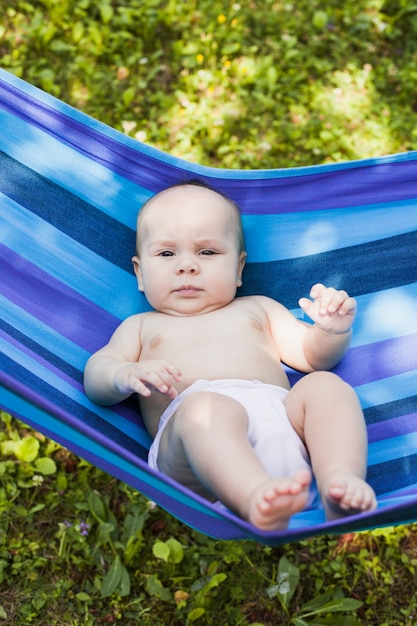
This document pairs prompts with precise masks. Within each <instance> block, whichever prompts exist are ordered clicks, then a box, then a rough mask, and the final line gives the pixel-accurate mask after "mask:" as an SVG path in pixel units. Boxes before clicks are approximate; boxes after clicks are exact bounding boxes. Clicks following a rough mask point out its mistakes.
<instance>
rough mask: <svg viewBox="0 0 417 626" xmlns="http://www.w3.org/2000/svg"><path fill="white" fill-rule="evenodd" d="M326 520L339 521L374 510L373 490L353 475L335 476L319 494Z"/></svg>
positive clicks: (374, 498)
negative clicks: (342, 518)
mask: <svg viewBox="0 0 417 626" xmlns="http://www.w3.org/2000/svg"><path fill="white" fill-rule="evenodd" d="M321 497H322V501H323V505H324V508H325V510H326V515H327V519H339V518H340V517H346V516H348V515H355V514H356V513H362V512H364V511H372V509H375V508H376V505H377V503H376V497H375V493H374V490H373V489H372V487H371V486H370V485H368V483H367V482H365V481H364V480H363V479H362V478H359V477H358V476H355V475H354V474H337V475H335V476H333V477H332V478H331V479H330V480H329V481H328V483H327V487H326V488H325V489H324V491H323V493H322V494H321Z"/></svg>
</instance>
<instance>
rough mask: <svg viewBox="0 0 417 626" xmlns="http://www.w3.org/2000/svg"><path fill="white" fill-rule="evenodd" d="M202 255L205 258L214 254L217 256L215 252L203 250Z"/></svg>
mask: <svg viewBox="0 0 417 626" xmlns="http://www.w3.org/2000/svg"><path fill="white" fill-rule="evenodd" d="M200 254H202V255H203V256H211V255H213V254H217V252H215V251H214V250H201V252H200Z"/></svg>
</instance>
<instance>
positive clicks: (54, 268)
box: [0, 194, 149, 319]
mask: <svg viewBox="0 0 417 626" xmlns="http://www.w3.org/2000/svg"><path fill="white" fill-rule="evenodd" d="M0 202H1V205H2V206H3V208H4V210H3V214H2V220H4V224H2V238H3V237H4V241H5V242H7V245H8V247H9V248H10V249H11V250H13V251H14V252H16V253H17V254H19V255H21V256H24V257H25V258H27V259H28V260H29V261H30V262H32V263H34V264H35V265H37V266H38V267H39V268H40V269H42V270H43V271H44V272H46V273H47V274H49V275H50V276H53V277H54V278H56V279H57V280H59V281H61V282H62V283H63V284H65V285H67V286H69V287H71V288H72V289H74V290H75V291H77V292H78V293H79V294H81V295H82V296H84V297H85V298H87V299H89V300H92V301H93V302H94V303H95V304H97V305H98V306H101V307H102V308H104V309H105V310H106V311H108V312H109V313H111V314H112V315H114V316H115V317H117V318H118V319H124V318H125V317H127V316H128V315H131V314H132V313H135V312H137V311H138V310H140V308H141V306H142V307H144V308H149V307H148V305H147V304H146V302H145V300H144V297H143V296H142V295H141V294H139V293H138V290H137V283H136V278H135V276H134V275H133V270H132V274H128V273H127V272H125V271H124V270H122V269H121V268H119V267H117V266H116V265H113V264H112V263H110V262H109V261H107V260H106V259H104V258H103V257H101V256H99V255H97V254H95V253H94V252H92V251H91V250H89V249H88V248H86V247H85V246H83V245H81V244H80V243H78V242H77V241H75V240H74V239H72V238H71V237H69V236H68V235H66V234H65V233H63V232H62V231H60V230H59V229H57V228H55V227H54V226H52V225H51V224H50V223H49V222H46V221H44V220H43V219H42V218H40V217H38V216H37V215H36V214H34V213H32V212H31V211H28V210H27V209H25V208H24V207H22V206H20V205H18V204H17V203H15V202H14V201H13V200H10V198H8V197H7V196H4V195H2V194H0ZM16 233H19V236H18V237H17V236H16ZM22 241H24V247H23V244H22ZM45 242H47V247H45ZM57 259H59V262H57ZM69 268H70V269H71V271H70V272H69V271H68V269H69Z"/></svg>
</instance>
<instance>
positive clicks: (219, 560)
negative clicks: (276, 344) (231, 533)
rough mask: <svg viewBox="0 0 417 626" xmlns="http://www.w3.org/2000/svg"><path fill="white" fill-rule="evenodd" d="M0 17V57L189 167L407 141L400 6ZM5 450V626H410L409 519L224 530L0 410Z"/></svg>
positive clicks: (26, 0) (1, 572) (91, 10)
mask: <svg viewBox="0 0 417 626" xmlns="http://www.w3.org/2000/svg"><path fill="white" fill-rule="evenodd" d="M0 17H1V19H0V63H1V66H2V67H3V68H5V69H7V70H9V71H11V72H13V73H15V74H16V75H18V76H21V77H22V78H24V79H25V80H28V81H29V82H30V83H32V84H34V85H37V86H39V87H41V88H42V89H44V90H46V91H48V92H49V93H51V94H53V95H55V96H57V97H59V98H61V99H63V100H64V101H66V102H68V103H69V104H72V105H73V106H75V107H77V108H78V109H81V110H83V111H85V112H86V113H88V114H90V115H92V116H94V117H96V118H97V119H100V120H102V121H103V122H106V123H108V124H110V125H112V126H114V127H115V128H118V129H120V130H121V131H123V132H125V133H127V134H129V135H131V136H132V137H136V138H138V139H140V140H142V141H145V142H146V143H149V144H151V145H154V146H156V147H158V148H161V149H162V150H165V151H167V152H170V153H171V154H175V155H177V156H180V157H183V158H186V159H188V160H192V161H198V162H200V163H203V164H207V165H211V166H219V167H227V168H276V167H292V166H300V165H312V164H317V163H323V162H337V161H341V160H352V159H358V158H365V157H371V156H380V155H383V154H387V153H394V152H401V151H406V150H411V149H416V148H417V124H416V110H417V100H416V85H417V69H416V68H417V63H416V61H417V9H416V6H415V4H414V3H413V2H411V0H387V1H382V0H355V1H353V0H346V1H345V2H340V0H329V1H328V2H326V3H323V2H319V1H318V0H300V1H299V2H291V1H289V0H288V1H285V0H282V1H278V0H240V2H237V1H236V2H233V1H232V2H226V1H224V0H210V1H209V0H198V1H197V0H186V1H183V0H166V1H157V0H129V1H128V0H125V1H122V0H98V1H97V0H9V1H8V2H7V3H3V4H2V5H1V8H0ZM0 446H1V448H0V450H1V457H0V624H8V625H9V624H10V625H12V624H13V626H23V625H28V624H35V625H38V626H54V625H59V626H64V625H65V626H75V625H77V626H78V625H82V626H90V625H91V626H93V625H96V624H98V625H99V624H119V625H123V626H130V625H133V624H141V625H143V626H151V625H152V626H159V625H161V626H162V625H163V626H166V625H172V626H177V625H178V626H180V625H184V624H193V623H196V624H199V625H202V626H205V625H211V624H212V625H214V626H226V625H230V626H235V625H236V626H237V625H242V626H246V625H247V624H252V625H254V624H258V625H259V624H262V625H263V626H277V625H283V626H286V625H287V624H294V625H298V626H301V625H303V624H310V625H312V624H316V625H318V624H321V625H323V626H324V625H326V624H328V625H333V626H338V625H339V626H354V625H355V624H363V625H364V626H384V625H385V624H386V625H387V626H400V625H401V626H402V625H407V626H411V625H415V624H417V614H416V599H415V567H416V564H417V539H416V534H415V529H416V527H415V525H409V526H402V527H398V528H387V529H384V530H375V531H369V532H365V533H358V534H352V535H344V536H340V537H337V536H329V537H328V536H322V537H318V538H314V539H311V540H309V541H304V542H300V543H295V544H291V545H288V546H285V547H280V548H269V547H264V546H260V545H257V544H256V543H252V542H243V541H242V542H229V541H223V542H219V541H215V540H213V539H209V538H207V537H205V536H203V535H201V534H199V533H197V532H194V531H193V530H190V529H189V528H186V527H185V526H184V525H182V524H181V523H180V522H178V521H176V520H175V519H173V518H172V517H170V516H168V515H167V514H165V513H164V512H163V511H161V510H160V509H158V508H154V507H153V506H152V504H151V503H149V502H148V501H147V500H146V499H145V498H143V496H141V495H140V494H138V493H136V492H134V491H132V490H131V489H128V488H127V487H126V486H125V485H123V484H121V483H119V482H117V481H115V480H114V479H112V478H111V477H109V476H107V475H105V474H103V473H102V472H100V471H99V470H97V469H96V468H94V467H91V466H89V465H88V464H86V463H85V462H84V461H82V460H80V459H78V458H76V457H74V456H73V455H72V454H70V453H69V452H67V451H66V450H64V449H62V448H60V447H59V446H57V445H56V444H54V443H53V442H50V441H48V440H46V439H45V438H44V437H43V436H42V435H40V434H37V433H33V432H32V431H30V430H29V429H27V428H26V427H25V426H24V425H22V424H20V423H18V422H16V421H15V420H13V419H11V418H10V417H9V416H7V415H5V414H2V418H1V421H0ZM309 603H310V604H309Z"/></svg>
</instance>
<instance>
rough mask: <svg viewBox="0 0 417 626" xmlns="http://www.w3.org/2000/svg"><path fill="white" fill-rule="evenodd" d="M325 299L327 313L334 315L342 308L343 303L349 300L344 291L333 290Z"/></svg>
mask: <svg viewBox="0 0 417 626" xmlns="http://www.w3.org/2000/svg"><path fill="white" fill-rule="evenodd" d="M327 295H328V299H327V305H326V306H327V311H328V312H329V313H336V311H338V310H339V309H341V307H342V306H343V304H344V302H346V300H347V299H348V298H349V296H348V294H347V293H346V291H342V290H341V291H336V290H334V291H333V292H332V293H328V294H327Z"/></svg>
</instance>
